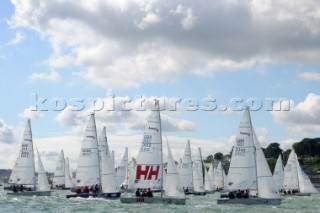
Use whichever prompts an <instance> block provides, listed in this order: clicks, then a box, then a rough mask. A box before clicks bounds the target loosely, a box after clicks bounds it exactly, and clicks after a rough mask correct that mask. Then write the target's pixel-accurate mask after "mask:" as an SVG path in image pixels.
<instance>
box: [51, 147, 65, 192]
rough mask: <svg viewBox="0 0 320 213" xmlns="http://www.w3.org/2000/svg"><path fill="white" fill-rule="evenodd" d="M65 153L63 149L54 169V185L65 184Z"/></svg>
mask: <svg viewBox="0 0 320 213" xmlns="http://www.w3.org/2000/svg"><path fill="white" fill-rule="evenodd" d="M64 163H65V162H64V154H63V150H61V152H60V155H59V158H58V162H57V165H56V168H55V171H54V176H53V180H52V184H53V186H62V185H64V184H65V168H64V167H65V165H64Z"/></svg>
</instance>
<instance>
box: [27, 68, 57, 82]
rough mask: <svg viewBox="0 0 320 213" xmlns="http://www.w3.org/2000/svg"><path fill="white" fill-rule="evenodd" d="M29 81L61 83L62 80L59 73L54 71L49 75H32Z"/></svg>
mask: <svg viewBox="0 0 320 213" xmlns="http://www.w3.org/2000/svg"><path fill="white" fill-rule="evenodd" d="M29 79H30V80H32V81H36V80H46V81H52V82H55V81H59V80H60V79H61V76H60V74H59V73H58V72H56V71H54V70H52V71H51V72H48V73H44V72H43V73H32V75H31V76H29Z"/></svg>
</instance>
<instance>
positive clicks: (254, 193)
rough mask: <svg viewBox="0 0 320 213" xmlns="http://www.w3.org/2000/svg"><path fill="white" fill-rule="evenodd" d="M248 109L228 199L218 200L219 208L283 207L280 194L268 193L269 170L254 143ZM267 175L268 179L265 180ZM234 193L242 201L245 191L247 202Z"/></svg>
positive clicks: (236, 148)
mask: <svg viewBox="0 0 320 213" xmlns="http://www.w3.org/2000/svg"><path fill="white" fill-rule="evenodd" d="M254 138H255V137H254V132H253V128H252V123H251V118H250V113H249V109H248V108H246V109H245V111H244V114H243V117H242V119H241V122H240V125H239V129H238V132H237V136H236V141H235V144H234V147H233V152H232V156H231V162H230V168H229V172H228V177H227V183H228V185H227V188H226V190H228V191H230V193H229V195H228V196H221V198H218V200H217V203H218V204H263V205H280V204H281V199H280V195H279V193H277V190H275V191H274V193H273V190H271V192H270V190H268V189H266V188H268V187H272V185H274V184H273V182H271V185H270V180H271V181H273V180H272V176H271V172H270V170H269V173H270V174H268V170H267V169H266V167H265V166H266V165H265V163H266V162H264V161H265V157H264V155H263V153H262V150H261V147H260V148H259V146H258V141H257V140H255V139H254ZM264 175H266V176H267V178H266V179H264ZM232 191H238V192H237V195H236V197H241V194H240V191H246V193H248V194H247V196H245V197H247V198H245V199H239V198H235V197H234V194H233V193H231V192H232Z"/></svg>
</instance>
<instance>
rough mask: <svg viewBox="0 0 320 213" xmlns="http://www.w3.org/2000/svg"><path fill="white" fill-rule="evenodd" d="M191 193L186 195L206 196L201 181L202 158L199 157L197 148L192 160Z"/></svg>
mask: <svg viewBox="0 0 320 213" xmlns="http://www.w3.org/2000/svg"><path fill="white" fill-rule="evenodd" d="M192 167H193V192H189V193H188V194H193V195H206V191H205V188H204V181H203V170H202V167H203V166H202V157H201V149H200V147H198V149H197V152H196V155H195V157H194V159H193V164H192Z"/></svg>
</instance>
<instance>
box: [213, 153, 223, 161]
mask: <svg viewBox="0 0 320 213" xmlns="http://www.w3.org/2000/svg"><path fill="white" fill-rule="evenodd" d="M222 158H223V154H222V153H221V152H217V153H216V154H214V159H215V160H222Z"/></svg>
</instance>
